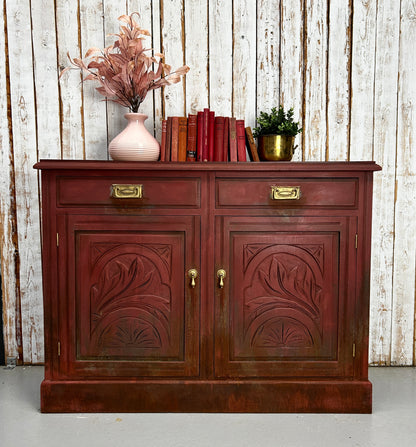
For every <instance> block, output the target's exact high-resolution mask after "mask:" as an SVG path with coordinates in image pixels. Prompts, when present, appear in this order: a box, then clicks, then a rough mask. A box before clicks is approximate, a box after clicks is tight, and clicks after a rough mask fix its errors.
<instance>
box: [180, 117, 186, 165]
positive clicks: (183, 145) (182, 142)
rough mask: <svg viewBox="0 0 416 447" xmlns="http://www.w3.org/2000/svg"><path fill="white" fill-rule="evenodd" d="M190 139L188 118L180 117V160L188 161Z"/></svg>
mask: <svg viewBox="0 0 416 447" xmlns="http://www.w3.org/2000/svg"><path fill="white" fill-rule="evenodd" d="M187 139H188V118H186V117H184V116H181V117H180V118H179V137H178V161H186V143H187Z"/></svg>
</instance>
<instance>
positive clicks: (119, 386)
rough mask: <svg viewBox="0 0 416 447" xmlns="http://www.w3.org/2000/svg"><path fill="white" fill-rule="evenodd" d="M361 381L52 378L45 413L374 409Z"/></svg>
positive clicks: (44, 395) (45, 388) (45, 386)
mask: <svg viewBox="0 0 416 447" xmlns="http://www.w3.org/2000/svg"><path fill="white" fill-rule="evenodd" d="M371 402H372V385H371V382H369V381H367V380H362V381H355V380H353V381H348V380H345V381H337V380H333V381H328V380H326V381H283V380H282V381H250V382H249V381H177V382H157V381H142V382H139V381H116V380H113V381H108V380H106V381H98V380H97V381H50V380H44V381H43V382H42V386H41V411H42V412H43V413H74V412H97V413H98V412H100V413H101V412H112V413H113V412H114V413H117V412H126V413H128V412H153V413H154V412H156V413H158V412H160V413H162V412H184V413H188V412H189V413H216V412H219V413H371V411H372V406H371Z"/></svg>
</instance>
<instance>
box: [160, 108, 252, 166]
mask: <svg viewBox="0 0 416 447" xmlns="http://www.w3.org/2000/svg"><path fill="white" fill-rule="evenodd" d="M246 139H247V147H248V149H249V151H248V153H249V158H250V159H251V160H252V161H259V158H258V155H257V149H256V146H255V144H254V139H253V135H252V133H251V129H250V128H249V127H244V120H241V119H236V118H234V117H224V116H215V112H213V111H211V110H209V109H208V108H205V109H204V110H203V111H201V112H198V113H197V114H189V115H188V117H181V116H170V117H168V118H167V119H166V120H163V121H162V141H161V151H160V160H161V161H191V162H192V161H247V154H246Z"/></svg>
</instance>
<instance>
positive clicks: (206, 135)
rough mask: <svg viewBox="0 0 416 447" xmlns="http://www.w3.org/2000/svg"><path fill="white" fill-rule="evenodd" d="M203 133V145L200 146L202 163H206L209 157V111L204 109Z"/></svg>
mask: <svg viewBox="0 0 416 447" xmlns="http://www.w3.org/2000/svg"><path fill="white" fill-rule="evenodd" d="M203 132H204V143H203V145H202V161H208V157H209V143H208V138H209V109H207V108H205V109H204V126H203Z"/></svg>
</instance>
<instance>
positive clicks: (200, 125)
mask: <svg viewBox="0 0 416 447" xmlns="http://www.w3.org/2000/svg"><path fill="white" fill-rule="evenodd" d="M196 123H197V131H196V160H197V161H202V152H203V150H204V112H198V115H197V118H196Z"/></svg>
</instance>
